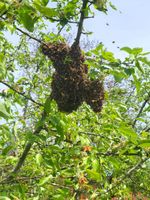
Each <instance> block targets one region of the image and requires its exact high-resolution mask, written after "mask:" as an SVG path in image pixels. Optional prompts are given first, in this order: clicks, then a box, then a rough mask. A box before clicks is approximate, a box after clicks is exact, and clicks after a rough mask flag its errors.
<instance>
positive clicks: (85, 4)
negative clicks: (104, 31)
mask: <svg viewBox="0 0 150 200" xmlns="http://www.w3.org/2000/svg"><path fill="white" fill-rule="evenodd" d="M87 4H88V0H83V5H82V8H81V11H80V12H81V15H80V20H79V23H78V31H77V36H76V38H75V41H74V45H75V46H76V45H78V44H79V40H80V37H81V34H82V29H83V21H84V19H85V9H86V6H87Z"/></svg>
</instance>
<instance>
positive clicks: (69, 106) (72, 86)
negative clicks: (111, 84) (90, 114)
mask: <svg viewBox="0 0 150 200" xmlns="http://www.w3.org/2000/svg"><path fill="white" fill-rule="evenodd" d="M42 52H43V54H45V55H47V56H48V58H49V59H50V60H51V61H52V62H53V66H54V68H55V73H54V75H53V80H52V83H51V86H52V98H53V99H54V100H55V101H56V103H57V105H58V109H59V110H60V111H62V112H67V113H71V112H72V111H74V110H77V109H78V107H79V106H80V105H81V104H82V103H83V102H84V101H85V102H86V103H87V104H88V105H90V106H91V108H92V109H93V111H94V112H99V111H101V108H102V103H103V100H104V88H103V84H102V82H101V81H99V80H94V81H92V80H90V79H89V78H88V67H87V65H86V64H84V61H85V58H84V55H83V54H82V52H81V49H80V47H79V46H77V45H75V44H73V45H72V46H71V47H69V45H67V44H66V43H63V42H61V43H60V42H55V43H47V44H46V45H42Z"/></svg>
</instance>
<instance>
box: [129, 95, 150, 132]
mask: <svg viewBox="0 0 150 200" xmlns="http://www.w3.org/2000/svg"><path fill="white" fill-rule="evenodd" d="M149 100H150V93H149V94H148V97H147V98H146V99H145V101H144V102H143V104H142V106H141V108H140V110H139V112H138V114H137V116H136V118H135V120H134V122H133V125H132V126H133V128H134V127H135V124H136V122H137V118H138V117H140V115H141V113H142V112H143V109H144V108H145V106H146V104H147V103H148V101H149Z"/></svg>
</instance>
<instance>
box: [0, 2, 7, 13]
mask: <svg viewBox="0 0 150 200" xmlns="http://www.w3.org/2000/svg"><path fill="white" fill-rule="evenodd" d="M7 7H8V6H7V5H6V4H5V3H2V2H0V15H3V13H5V11H6V10H7Z"/></svg>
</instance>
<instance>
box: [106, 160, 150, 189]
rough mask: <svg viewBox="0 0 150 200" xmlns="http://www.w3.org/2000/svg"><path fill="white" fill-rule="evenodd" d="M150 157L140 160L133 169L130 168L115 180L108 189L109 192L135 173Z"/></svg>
mask: <svg viewBox="0 0 150 200" xmlns="http://www.w3.org/2000/svg"><path fill="white" fill-rule="evenodd" d="M148 159H149V158H148V157H146V158H143V159H141V161H140V162H138V163H137V164H136V165H135V166H133V167H132V168H131V169H129V170H128V171H127V172H126V173H125V174H124V175H123V176H122V177H120V178H119V179H117V180H115V184H114V185H113V186H112V187H111V188H110V189H108V190H107V192H110V191H112V190H113V189H114V188H116V187H118V186H119V184H121V183H122V182H123V181H124V180H125V179H126V178H128V177H130V176H131V174H133V173H134V172H135V171H136V170H138V169H139V168H141V167H142V165H143V164H144V163H145V162H146V161H147V160H148Z"/></svg>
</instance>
